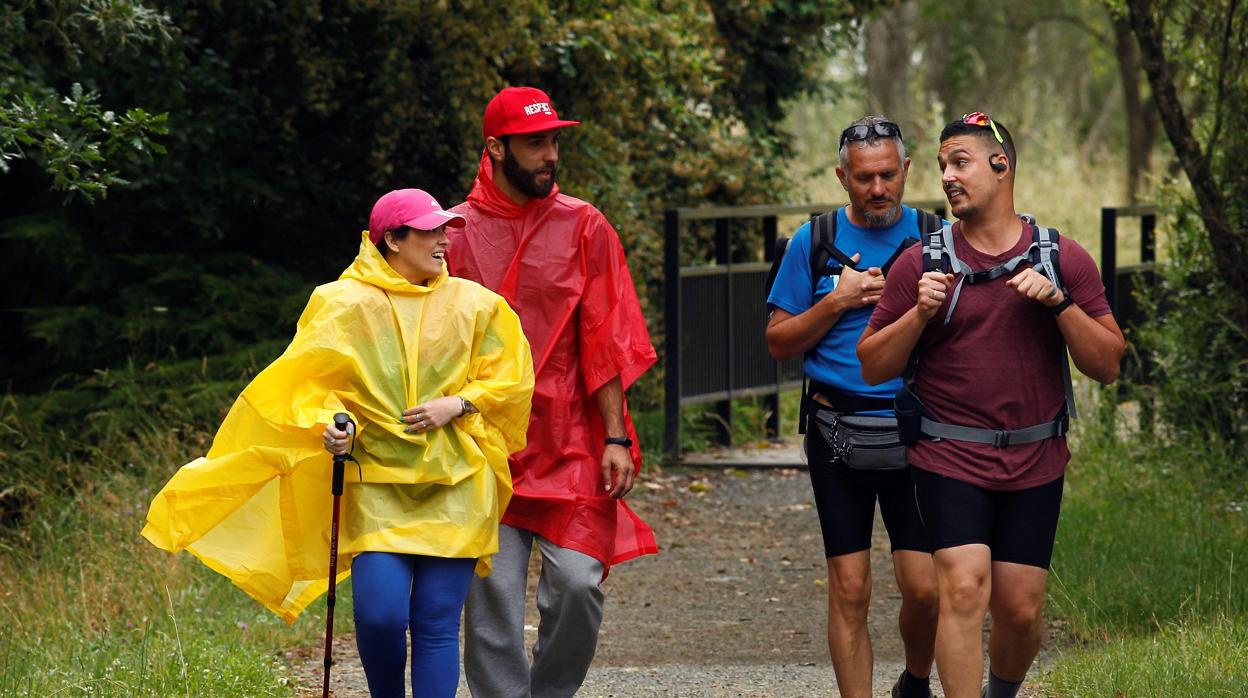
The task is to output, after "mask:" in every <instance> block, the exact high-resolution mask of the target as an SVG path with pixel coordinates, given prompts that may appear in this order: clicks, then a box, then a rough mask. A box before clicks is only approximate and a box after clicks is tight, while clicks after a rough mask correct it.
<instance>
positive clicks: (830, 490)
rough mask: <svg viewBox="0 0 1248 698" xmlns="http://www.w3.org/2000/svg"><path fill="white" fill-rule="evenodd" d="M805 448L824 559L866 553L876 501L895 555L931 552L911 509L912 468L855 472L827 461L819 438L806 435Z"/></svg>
mask: <svg viewBox="0 0 1248 698" xmlns="http://www.w3.org/2000/svg"><path fill="white" fill-rule="evenodd" d="M806 444H807V448H806V462H807V464H809V466H810V484H811V486H812V487H813V488H814V491H815V508H816V509H817V510H818V512H819V528H820V529H821V530H822V531H823V549H824V553H826V554H827V557H837V556H838V555H846V554H848V553H856V552H859V551H862V550H870V549H871V528H872V525H873V524H874V522H875V502H876V500H877V499H878V500H879V502H880V515H881V516H882V518H883V519H884V528H886V529H887V530H888V539H889V542H890V543H891V545H892V549H893V550H894V551H896V550H916V551H919V552H924V553H930V552H931V551H932V547H931V544H930V543H928V540H927V536H926V534H925V533H924V531H923V522H922V520H921V519H920V518H919V511H918V507H917V506H915V499H914V485H913V483H912V482H911V480H910V470H912V468H905V469H903V470H855V469H853V468H850V467H849V466H847V465H845V464H844V463H842V462H841V461H840V459H838V458H833V457H831V456H830V455H829V454H828V453H827V450H828V449H827V447H826V445H825V444H824V443H823V439H822V438H820V436H819V434H818V433H811V434H808V435H807V437H806Z"/></svg>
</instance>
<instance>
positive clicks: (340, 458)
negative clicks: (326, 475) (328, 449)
mask: <svg viewBox="0 0 1248 698" xmlns="http://www.w3.org/2000/svg"><path fill="white" fill-rule="evenodd" d="M353 425H354V422H352V421H351V415H349V414H347V413H346V412H339V413H338V414H335V415H334V428H335V429H337V430H338V431H347V429H348V427H352V426H353ZM351 438H352V439H354V438H355V434H354V433H353V434H352V435H351ZM348 460H355V459H354V458H351V456H350V455H349V454H345V453H344V454H342V455H335V456H334V482H333V485H332V490H331V491H332V492H333V494H334V496H335V497H339V496H341V495H342V481H343V471H344V470H345V463H346V462H347V461H348Z"/></svg>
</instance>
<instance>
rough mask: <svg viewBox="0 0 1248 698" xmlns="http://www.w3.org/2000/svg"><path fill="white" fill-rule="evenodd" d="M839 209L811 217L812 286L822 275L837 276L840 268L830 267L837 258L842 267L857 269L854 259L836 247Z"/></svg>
mask: <svg viewBox="0 0 1248 698" xmlns="http://www.w3.org/2000/svg"><path fill="white" fill-rule="evenodd" d="M837 213H838V212H837V211H828V212H827V213H821V214H819V215H817V216H814V217H812V218H811V219H810V279H811V284H812V288H813V285H814V284H817V283H818V281H817V279H818V278H819V277H821V276H836V275H837V274H839V273H840V270H839V269H832V268H829V267H828V262H829V261H831V260H833V259H835V260H836V261H837V262H838V263H839V264H840V265H841V266H842V267H849V268H850V269H857V267H856V266H854V260H853V259H850V257H849V256H848V255H846V254H845V253H844V252H841V251H840V250H839V249H837V247H836V222H837Z"/></svg>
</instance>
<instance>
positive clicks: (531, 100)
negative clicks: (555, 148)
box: [481, 87, 581, 138]
mask: <svg viewBox="0 0 1248 698" xmlns="http://www.w3.org/2000/svg"><path fill="white" fill-rule="evenodd" d="M579 123H581V122H579V121H567V120H564V119H560V118H559V115H558V114H556V113H555V108H554V107H552V106H551V105H550V96H549V95H547V94H546V93H545V92H542V91H541V90H539V89H537V88H536V87H505V88H503V90H502V91H501V92H499V93H498V94H496V95H494V99H491V100H490V103H489V104H487V105H485V121H484V124H483V125H482V128H481V131H482V132H483V133H484V134H485V137H486V138H498V137H499V136H510V135H513V134H518V133H536V132H538V131H549V130H551V129H554V128H563V127H564V126H576V125H577V124H579Z"/></svg>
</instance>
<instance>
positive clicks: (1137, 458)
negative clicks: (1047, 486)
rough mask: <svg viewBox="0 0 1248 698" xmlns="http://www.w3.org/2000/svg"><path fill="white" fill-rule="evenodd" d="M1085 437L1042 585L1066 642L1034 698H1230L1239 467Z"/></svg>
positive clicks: (1178, 451) (1237, 641) (1243, 662)
mask: <svg viewBox="0 0 1248 698" xmlns="http://www.w3.org/2000/svg"><path fill="white" fill-rule="evenodd" d="M1093 431H1094V430H1085V431H1084V432H1083V433H1082V438H1081V439H1080V444H1079V447H1078V448H1077V449H1076V457H1075V458H1074V460H1072V462H1071V465H1070V468H1069V469H1068V471H1067V490H1066V498H1065V501H1064V502H1063V511H1062V520H1061V524H1060V528H1059V531H1058V541H1057V545H1056V548H1055V550H1054V560H1053V569H1052V575H1051V578H1050V585H1049V609H1050V613H1051V615H1052V616H1053V617H1054V618H1055V619H1056V622H1057V623H1058V627H1059V628H1061V630H1062V631H1063V632H1064V633H1065V634H1066V635H1067V637H1066V638H1065V642H1064V643H1063V644H1062V646H1061V647H1059V648H1058V649H1059V652H1058V659H1057V662H1056V666H1055V667H1054V668H1053V670H1052V671H1051V672H1050V673H1049V675H1048V676H1046V677H1045V682H1046V686H1047V687H1048V689H1049V690H1051V692H1052V693H1053V694H1055V695H1060V696H1113V695H1123V696H1206V695H1208V696H1214V695H1238V694H1239V693H1241V692H1242V687H1243V686H1244V685H1245V681H1246V680H1248V641H1246V640H1248V580H1246V579H1245V576H1244V571H1243V569H1242V568H1243V565H1244V562H1245V561H1248V483H1246V481H1245V477H1244V473H1245V464H1244V463H1242V462H1237V461H1236V460H1235V458H1234V456H1232V455H1231V454H1230V453H1228V452H1226V451H1224V450H1221V449H1219V448H1218V447H1216V446H1214V445H1211V444H1210V443H1187V442H1178V443H1168V442H1165V441H1162V440H1158V439H1154V438H1151V437H1144V436H1141V435H1138V434H1124V433H1123V430H1121V429H1115V430H1110V431H1111V432H1112V433H1114V434H1116V435H1117V437H1118V438H1108V437H1106V436H1105V435H1104V433H1102V434H1100V435H1097V434H1095V433H1093ZM1124 438H1125V440H1121V441H1120V440H1119V439H1124ZM1116 691H1121V694H1116V693H1115V692H1116Z"/></svg>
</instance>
